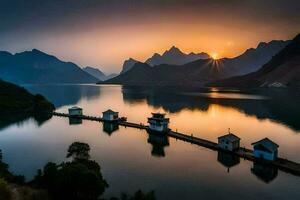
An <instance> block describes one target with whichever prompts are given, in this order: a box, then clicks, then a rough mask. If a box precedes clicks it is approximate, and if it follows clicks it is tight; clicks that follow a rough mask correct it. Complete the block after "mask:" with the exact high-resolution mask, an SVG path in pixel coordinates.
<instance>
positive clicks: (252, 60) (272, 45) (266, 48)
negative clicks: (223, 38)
mask: <svg viewBox="0 0 300 200" xmlns="http://www.w3.org/2000/svg"><path fill="white" fill-rule="evenodd" d="M289 42H290V41H282V40H273V41H271V42H269V43H266V42H261V43H259V44H258V46H257V47H256V49H254V48H250V49H247V50H246V51H245V52H244V53H243V54H241V55H240V56H237V57H235V58H232V59H226V60H224V65H225V66H231V67H234V68H236V69H237V72H236V73H237V74H238V75H244V74H248V73H250V72H254V71H256V70H258V69H260V68H261V66H263V65H264V64H266V63H267V62H268V61H270V60H271V59H272V57H273V56H274V55H276V54H277V53H278V52H279V51H280V50H282V49H283V48H284V47H286V45H288V44H289Z"/></svg>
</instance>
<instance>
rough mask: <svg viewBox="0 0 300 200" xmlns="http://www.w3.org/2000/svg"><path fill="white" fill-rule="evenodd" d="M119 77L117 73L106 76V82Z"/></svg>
mask: <svg viewBox="0 0 300 200" xmlns="http://www.w3.org/2000/svg"><path fill="white" fill-rule="evenodd" d="M118 75H119V74H116V73H112V74H109V75H107V76H106V80H108V79H111V78H114V77H116V76H118Z"/></svg>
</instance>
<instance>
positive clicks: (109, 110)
mask: <svg viewBox="0 0 300 200" xmlns="http://www.w3.org/2000/svg"><path fill="white" fill-rule="evenodd" d="M103 113H105V114H116V113H118V112H115V111H113V110H111V109H108V110H107V111H104V112H103Z"/></svg>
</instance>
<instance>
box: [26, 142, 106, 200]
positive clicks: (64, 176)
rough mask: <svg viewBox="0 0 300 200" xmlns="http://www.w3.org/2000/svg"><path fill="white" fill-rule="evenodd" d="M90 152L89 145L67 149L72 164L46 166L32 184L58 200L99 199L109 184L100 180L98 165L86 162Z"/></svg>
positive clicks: (72, 146)
mask: <svg viewBox="0 0 300 200" xmlns="http://www.w3.org/2000/svg"><path fill="white" fill-rule="evenodd" d="M89 151H90V147H89V145H88V144H85V143H80V142H74V143H73V144H71V145H70V146H69V149H68V155H67V157H73V158H74V159H73V161H72V162H65V163H61V164H59V165H57V164H55V163H51V162H50V163H48V164H46V165H45V167H44V169H43V170H42V171H39V172H38V175H37V176H36V177H35V179H34V180H33V181H32V183H33V184H34V185H35V186H38V187H41V188H44V189H47V190H48V192H49V194H50V195H51V196H52V197H53V198H54V199H58V200H60V199H62V200H67V199H72V200H96V199H98V197H99V196H100V195H101V194H103V192H104V190H105V188H107V187H108V184H107V182H106V180H105V179H104V178H103V177H102V173H101V167H100V165H99V164H98V163H97V162H95V161H92V160H89V157H90V155H89Z"/></svg>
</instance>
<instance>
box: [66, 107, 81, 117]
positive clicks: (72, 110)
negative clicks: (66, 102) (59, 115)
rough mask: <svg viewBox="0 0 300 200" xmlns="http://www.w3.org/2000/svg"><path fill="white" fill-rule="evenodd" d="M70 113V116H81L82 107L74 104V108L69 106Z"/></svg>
mask: <svg viewBox="0 0 300 200" xmlns="http://www.w3.org/2000/svg"><path fill="white" fill-rule="evenodd" d="M68 110H69V115H70V116H81V115H82V108H80V107H77V106H74V107H72V108H69V109H68Z"/></svg>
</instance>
